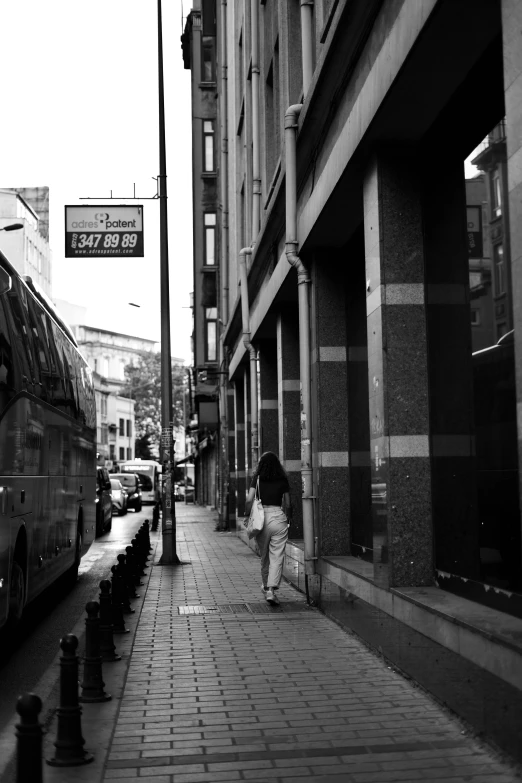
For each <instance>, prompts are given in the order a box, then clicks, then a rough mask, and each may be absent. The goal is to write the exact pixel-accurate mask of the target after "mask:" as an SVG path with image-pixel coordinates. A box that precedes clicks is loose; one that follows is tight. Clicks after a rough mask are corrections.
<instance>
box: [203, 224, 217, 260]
mask: <svg viewBox="0 0 522 783" xmlns="http://www.w3.org/2000/svg"><path fill="white" fill-rule="evenodd" d="M204 222H205V265H206V266H214V264H215V263H216V213H215V212H205V216H204Z"/></svg>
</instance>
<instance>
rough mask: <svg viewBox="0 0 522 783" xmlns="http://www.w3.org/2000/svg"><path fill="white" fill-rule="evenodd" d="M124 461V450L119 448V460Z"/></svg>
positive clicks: (121, 447)
mask: <svg viewBox="0 0 522 783" xmlns="http://www.w3.org/2000/svg"><path fill="white" fill-rule="evenodd" d="M124 459H125V449H124V448H123V446H120V460H124Z"/></svg>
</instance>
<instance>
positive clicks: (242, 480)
mask: <svg viewBox="0 0 522 783" xmlns="http://www.w3.org/2000/svg"><path fill="white" fill-rule="evenodd" d="M234 435H235V449H234V451H235V465H234V473H235V479H236V512H237V517H238V518H240V517H243V516H244V515H245V497H246V496H245V486H246V467H245V389H244V376H243V374H242V373H239V377H238V379H237V380H236V381H235V384H234Z"/></svg>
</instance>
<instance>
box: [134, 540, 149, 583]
mask: <svg viewBox="0 0 522 783" xmlns="http://www.w3.org/2000/svg"><path fill="white" fill-rule="evenodd" d="M131 544H132V548H133V550H134V557H135V558H136V563H137V565H138V575H139V576H145V571H144V569H145V568H147V566H146V565H145V564H146V558H144V557H143V550H142V548H141V547H140V542H139V540H138V538H133V539H132V541H131Z"/></svg>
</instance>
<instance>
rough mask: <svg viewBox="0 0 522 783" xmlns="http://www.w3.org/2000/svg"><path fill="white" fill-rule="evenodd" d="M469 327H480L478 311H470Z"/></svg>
mask: <svg viewBox="0 0 522 783" xmlns="http://www.w3.org/2000/svg"><path fill="white" fill-rule="evenodd" d="M471 325H472V326H480V310H472V311H471Z"/></svg>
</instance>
